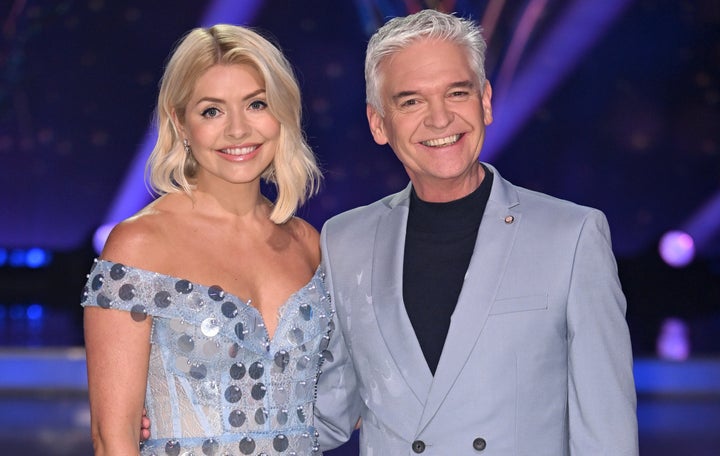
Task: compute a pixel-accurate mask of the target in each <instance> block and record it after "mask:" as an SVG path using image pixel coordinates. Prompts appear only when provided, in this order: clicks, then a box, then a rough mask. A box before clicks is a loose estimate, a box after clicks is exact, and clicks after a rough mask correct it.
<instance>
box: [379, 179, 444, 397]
mask: <svg viewBox="0 0 720 456" xmlns="http://www.w3.org/2000/svg"><path fill="white" fill-rule="evenodd" d="M409 195H410V187H408V188H406V189H405V191H403V192H401V193H400V194H398V196H397V198H395V199H394V200H393V201H391V208H390V211H389V212H388V213H387V214H385V215H384V216H382V217H381V219H380V221H379V223H378V229H377V232H376V233H375V247H374V248H375V250H374V255H373V257H374V258H373V267H372V303H373V307H374V309H375V315H376V316H377V323H378V326H379V327H380V333H381V334H382V337H383V339H384V341H385V344H386V345H387V348H388V350H389V351H390V354H391V355H392V358H393V360H394V361H395V364H396V365H397V367H398V369H399V370H400V372H401V373H402V375H403V377H404V378H405V381H406V383H407V384H408V386H409V387H410V389H411V390H412V391H413V393H414V394H415V396H416V397H417V399H418V401H419V402H420V403H421V404H424V403H425V399H426V397H427V394H428V391H429V389H430V385H431V382H432V374H431V372H430V368H429V367H428V365H427V362H426V361H425V357H424V355H423V353H422V350H421V348H420V344H419V342H418V341H417V338H416V336H415V331H414V329H413V327H412V323H411V322H410V318H409V317H408V315H407V312H406V310H405V304H404V301H403V295H402V283H403V281H402V279H403V257H404V254H405V232H406V227H407V218H408V207H409Z"/></svg>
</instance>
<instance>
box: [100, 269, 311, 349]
mask: <svg viewBox="0 0 720 456" xmlns="http://www.w3.org/2000/svg"><path fill="white" fill-rule="evenodd" d="M97 261H98V262H103V263H107V264H108V265H116V264H119V265H122V266H123V267H125V268H129V269H132V270H135V271H138V272H141V273H143V274H149V275H154V276H159V277H164V278H167V279H170V280H174V281H176V282H177V281H181V280H182V281H185V282H188V283H190V284H192V286H193V291H197V289H199V290H200V291H201V292H204V293H205V294H206V295H208V294H209V291H210V289H211V288H215V289H216V290H217V291H215V292H222V296H223V297H229V298H231V299H233V300H236V301H237V302H239V303H241V304H243V305H244V306H245V307H246V308H247V309H248V310H249V311H250V312H253V313H254V316H255V317H256V318H257V319H258V320H259V321H260V322H261V323H262V330H263V331H264V333H265V341H266V342H267V344H268V346H273V345H274V344H273V341H274V340H275V336H276V335H277V333H278V330H279V329H280V327H281V325H282V324H283V323H284V320H283V318H282V316H283V314H284V313H285V310H286V309H287V307H288V306H289V305H290V303H291V302H294V300H295V299H294V298H295V297H296V296H297V295H299V294H300V293H302V292H303V291H305V289H307V288H308V287H309V286H311V285H312V283H313V282H314V281H315V280H316V278H317V277H318V275H319V274H320V270H321V268H322V266H320V265H318V267H317V268H315V272H314V273H313V275H312V276H311V277H310V280H308V281H307V283H305V285H303V286H301V287H300V288H298V289H297V290H295V291H294V292H292V293H291V294H290V296H288V298H287V299H286V300H285V302H283V303H282V304H281V305H280V307H278V310H277V315H278V324H277V326H276V327H275V331H273V334H272V337H271V336H270V333H269V332H268V329H267V322H266V321H265V318H263V315H262V313H261V312H260V310H259V309H258V308H257V307H255V306H253V305H252V304H251V302H252V298H250V299H248V300H247V301H246V300H244V299H242V298H240V297H239V296H237V295H235V294H234V293H232V292H229V291H226V290H225V289H224V288H223V287H221V286H220V285H205V284H202V283H199V282H194V281H192V280H189V279H184V278H182V277H177V276H173V275H168V274H163V273H162V272H156V271H151V270H148V269H142V268H138V267H135V266H128V265H127V264H125V263H120V262H115V261H110V260H104V259H98V260H97Z"/></svg>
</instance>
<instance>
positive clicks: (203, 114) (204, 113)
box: [202, 108, 220, 117]
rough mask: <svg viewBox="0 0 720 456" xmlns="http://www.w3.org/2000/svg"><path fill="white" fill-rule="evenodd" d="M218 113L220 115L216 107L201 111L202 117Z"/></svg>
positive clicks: (215, 115)
mask: <svg viewBox="0 0 720 456" xmlns="http://www.w3.org/2000/svg"><path fill="white" fill-rule="evenodd" d="M218 115H220V110H219V109H218V108H207V109H206V110H204V111H203V112H202V116H203V117H217V116H218Z"/></svg>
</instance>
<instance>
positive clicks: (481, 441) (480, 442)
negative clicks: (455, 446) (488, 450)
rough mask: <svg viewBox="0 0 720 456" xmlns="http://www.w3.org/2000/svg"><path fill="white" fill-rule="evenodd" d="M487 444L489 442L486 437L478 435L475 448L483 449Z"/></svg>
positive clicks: (474, 444) (474, 441)
mask: <svg viewBox="0 0 720 456" xmlns="http://www.w3.org/2000/svg"><path fill="white" fill-rule="evenodd" d="M486 446H487V443H486V442H485V439H483V438H482V437H478V438H476V439H475V440H473V448H475V449H476V450H478V451H482V450H484V449H485V447H486Z"/></svg>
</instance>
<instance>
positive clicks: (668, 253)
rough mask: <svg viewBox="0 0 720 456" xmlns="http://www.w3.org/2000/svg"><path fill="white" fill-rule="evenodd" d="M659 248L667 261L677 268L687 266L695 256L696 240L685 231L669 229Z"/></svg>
mask: <svg viewBox="0 0 720 456" xmlns="http://www.w3.org/2000/svg"><path fill="white" fill-rule="evenodd" d="M658 248H659V251H660V256H661V257H662V259H663V260H664V261H665V263H667V264H669V265H670V266H672V267H675V268H682V267H685V266H687V265H688V264H690V262H691V261H692V260H693V259H694V258H695V241H694V240H693V238H692V236H690V235H689V234H687V233H685V232H684V231H668V232H667V233H665V234H664V235H663V237H662V238H661V239H660V245H659V247H658Z"/></svg>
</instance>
